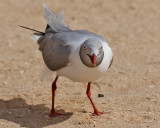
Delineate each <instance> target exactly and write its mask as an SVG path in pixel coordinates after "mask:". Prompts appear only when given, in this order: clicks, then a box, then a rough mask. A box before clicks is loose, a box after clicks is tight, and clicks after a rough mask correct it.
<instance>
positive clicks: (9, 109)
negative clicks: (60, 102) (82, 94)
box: [0, 98, 73, 128]
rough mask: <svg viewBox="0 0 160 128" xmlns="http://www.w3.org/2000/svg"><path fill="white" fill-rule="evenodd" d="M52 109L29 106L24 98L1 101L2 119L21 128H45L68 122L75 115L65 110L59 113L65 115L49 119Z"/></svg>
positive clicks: (0, 115) (42, 106)
mask: <svg viewBox="0 0 160 128" xmlns="http://www.w3.org/2000/svg"><path fill="white" fill-rule="evenodd" d="M49 111H50V109H49V108H47V107H45V105H44V104H38V105H28V104H27V103H26V101H25V100H24V99H22V98H14V99H11V100H7V101H4V100H3V99H0V119H5V120H8V121H12V122H14V123H17V124H19V125H20V127H28V128H43V127H45V126H49V125H53V124H57V123H60V122H63V121H65V120H68V119H69V118H70V117H71V116H72V115H73V113H65V112H64V110H60V111H58V112H60V113H63V114H64V115H61V116H57V117H53V118H49V117H48V113H49Z"/></svg>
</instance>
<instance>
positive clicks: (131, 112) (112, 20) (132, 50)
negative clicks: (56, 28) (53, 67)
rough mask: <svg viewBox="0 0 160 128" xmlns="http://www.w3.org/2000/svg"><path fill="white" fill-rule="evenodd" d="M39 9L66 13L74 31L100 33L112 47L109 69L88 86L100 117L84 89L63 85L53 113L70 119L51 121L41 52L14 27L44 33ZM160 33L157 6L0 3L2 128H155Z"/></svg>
mask: <svg viewBox="0 0 160 128" xmlns="http://www.w3.org/2000/svg"><path fill="white" fill-rule="evenodd" d="M43 3H47V4H48V5H49V6H50V7H51V8H52V9H53V10H55V11H56V12H60V10H62V9H64V10H65V20H66V22H67V23H68V24H69V26H70V28H71V29H84V30H89V31H92V32H95V33H98V34H100V35H102V36H104V37H105V38H106V40H107V41H108V43H109V45H110V46H111V48H112V50H113V53H114V63H113V65H112V67H111V68H110V69H109V70H108V72H107V73H106V75H105V76H104V77H102V78H100V79H99V80H97V81H96V82H95V83H94V84H93V85H92V86H91V87H92V90H91V91H92V98H93V101H94V102H95V104H96V106H97V108H98V109H99V110H101V111H103V112H105V114H103V115H101V116H99V117H94V116H91V113H92V112H93V109H92V106H91V104H90V102H89V100H88V98H87V96H86V94H85V92H86V87H87V86H86V84H84V83H76V82H72V81H71V80H69V79H67V78H64V77H61V78H60V79H59V81H58V83H57V85H58V89H57V91H56V110H57V111H59V112H61V113H66V114H67V115H65V116H59V117H55V118H52V119H50V118H48V116H47V115H48V113H49V111H50V106H51V82H52V81H51V80H48V81H47V82H42V81H40V79H39V78H40V73H41V70H42V69H43V60H42V57H41V53H40V51H39V50H38V45H37V44H36V43H35V42H34V41H32V40H31V39H30V38H29V37H30V36H31V35H32V32H30V31H28V30H24V29H22V28H19V27H18V25H24V26H28V27H31V28H35V29H38V30H40V31H44V29H45V27H46V21H45V20H44V18H43V12H42V4H43ZM159 33H160V1H159V0H154V1H153V0H134V1H131V0H121V1H118V0H99V1H98V0H97V1H93V0H83V2H82V1H80V0H70V1H66V0H57V1H54V0H45V1H44V0H41V1H39V0H34V1H33V0H26V1H24V0H23V1H22V0H0V128H19V127H26V128H43V127H45V128H52V127H54V128H78V127H79V128H92V127H96V128H146V127H148V128H158V127H160V35H159ZM54 78H55V75H54V76H53V79H54ZM99 93H102V94H104V97H103V98H98V96H97V95H98V94H99Z"/></svg>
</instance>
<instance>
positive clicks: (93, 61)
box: [88, 53, 96, 66]
mask: <svg viewBox="0 0 160 128" xmlns="http://www.w3.org/2000/svg"><path fill="white" fill-rule="evenodd" d="M88 56H89V58H90V59H91V61H92V63H93V65H94V66H96V55H95V54H94V53H93V55H92V56H91V55H89V54H88Z"/></svg>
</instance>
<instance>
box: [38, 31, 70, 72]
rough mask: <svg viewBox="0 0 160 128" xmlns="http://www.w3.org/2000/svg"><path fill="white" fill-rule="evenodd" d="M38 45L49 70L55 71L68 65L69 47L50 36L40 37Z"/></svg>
mask: <svg viewBox="0 0 160 128" xmlns="http://www.w3.org/2000/svg"><path fill="white" fill-rule="evenodd" d="M38 44H39V45H40V47H39V49H40V50H41V51H42V56H43V60H44V62H45V64H46V65H47V67H48V68H49V69H50V70H52V71H57V70H59V69H61V68H64V67H66V66H67V65H68V64H70V62H69V55H70V53H71V47H70V45H66V44H65V43H64V42H63V41H61V40H59V39H56V38H55V37H54V36H53V35H52V34H48V35H45V36H44V37H42V38H41V39H40V40H38Z"/></svg>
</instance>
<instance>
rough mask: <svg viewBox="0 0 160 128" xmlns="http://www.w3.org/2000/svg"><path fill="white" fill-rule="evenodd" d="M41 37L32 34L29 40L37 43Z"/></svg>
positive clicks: (37, 34) (40, 35)
mask: <svg viewBox="0 0 160 128" xmlns="http://www.w3.org/2000/svg"><path fill="white" fill-rule="evenodd" d="M42 36H43V35H42V34H39V33H34V34H33V35H32V36H31V39H32V40H34V41H35V42H38V40H39V39H40V38H41V37H42Z"/></svg>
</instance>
